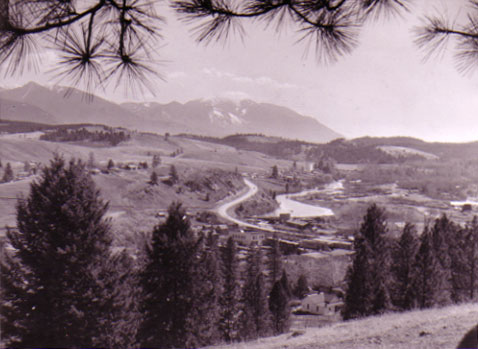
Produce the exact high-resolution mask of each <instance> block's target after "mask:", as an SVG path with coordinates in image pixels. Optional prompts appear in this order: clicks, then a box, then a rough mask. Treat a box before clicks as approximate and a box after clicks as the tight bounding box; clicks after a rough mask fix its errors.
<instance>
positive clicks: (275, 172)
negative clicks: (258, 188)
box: [271, 165, 279, 179]
mask: <svg viewBox="0 0 478 349" xmlns="http://www.w3.org/2000/svg"><path fill="white" fill-rule="evenodd" d="M271 178H275V179H277V178H279V169H278V168H277V165H274V166H272V172H271Z"/></svg>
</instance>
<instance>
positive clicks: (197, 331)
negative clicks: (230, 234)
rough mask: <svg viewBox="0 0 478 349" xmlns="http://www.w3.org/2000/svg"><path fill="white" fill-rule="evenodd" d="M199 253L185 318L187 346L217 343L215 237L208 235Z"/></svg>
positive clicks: (217, 267) (218, 276) (218, 286)
mask: <svg viewBox="0 0 478 349" xmlns="http://www.w3.org/2000/svg"><path fill="white" fill-rule="evenodd" d="M202 241H203V243H202V245H201V249H200V251H199V260H198V261H197V264H196V267H195V270H196V273H195V274H196V278H195V280H194V283H193V285H192V286H193V293H194V294H195V298H194V300H193V308H192V314H191V316H189V317H188V327H189V329H190V331H191V333H190V338H189V341H188V342H187V343H186V345H187V347H195V348H197V347H204V346H207V345H210V344H214V343H217V342H218V341H219V338H220V334H219V329H218V323H219V315H220V313H219V296H220V291H221V281H220V274H219V263H218V259H219V257H218V253H219V252H218V245H217V235H214V234H211V233H210V234H208V235H207V237H206V238H205V239H202Z"/></svg>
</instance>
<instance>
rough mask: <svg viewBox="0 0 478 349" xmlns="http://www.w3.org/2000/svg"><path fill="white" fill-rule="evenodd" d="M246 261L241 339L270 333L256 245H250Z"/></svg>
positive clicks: (262, 278) (264, 286)
mask: <svg viewBox="0 0 478 349" xmlns="http://www.w3.org/2000/svg"><path fill="white" fill-rule="evenodd" d="M246 263H247V265H246V278H245V281H244V286H243V288H242V297H241V303H242V312H241V317H240V327H241V337H242V339H252V338H258V337H263V336H266V335H268V334H269V333H270V314H269V307H268V304H267V293H266V285H265V280H264V274H263V271H262V263H263V261H262V253H261V250H260V249H259V248H258V247H256V246H252V245H251V247H250V248H249V251H248V255H247V262H246Z"/></svg>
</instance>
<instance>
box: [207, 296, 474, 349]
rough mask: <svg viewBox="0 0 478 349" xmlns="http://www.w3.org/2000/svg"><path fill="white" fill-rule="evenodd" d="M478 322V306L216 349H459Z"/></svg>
mask: <svg viewBox="0 0 478 349" xmlns="http://www.w3.org/2000/svg"><path fill="white" fill-rule="evenodd" d="M477 319H478V304H476V303H473V304H462V305H456V306H450V307H445V308H441V309H440V308H437V309H428V310H422V311H418V310H417V311H411V312H406V313H390V314H385V315H382V316H373V317H369V318H365V319H362V320H354V321H348V322H342V323H336V324H333V325H328V326H324V327H321V328H307V329H305V330H299V329H296V331H292V332H289V333H286V334H283V335H280V336H277V337H270V338H262V339H259V340H256V341H252V342H245V343H237V344H231V345H223V346H214V347H211V348H216V349H219V348H224V349H246V348H247V349H278V348H288V349H322V348H323V349H334V348H336V349H347V348H367V349H369V348H371V349H378V348H394V349H395V348H403V349H410V348H423V349H438V348H455V347H456V345H457V344H458V342H459V341H460V339H461V337H462V336H463V335H464V334H465V333H466V332H467V331H468V330H469V329H470V328H471V327H473V326H474V325H476V322H477Z"/></svg>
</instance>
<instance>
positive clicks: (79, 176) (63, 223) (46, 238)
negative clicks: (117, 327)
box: [1, 156, 116, 347]
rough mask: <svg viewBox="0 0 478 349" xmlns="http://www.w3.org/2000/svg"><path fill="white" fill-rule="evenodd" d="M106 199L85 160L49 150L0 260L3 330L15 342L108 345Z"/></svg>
mask: <svg viewBox="0 0 478 349" xmlns="http://www.w3.org/2000/svg"><path fill="white" fill-rule="evenodd" d="M107 207H108V205H107V204H106V203H105V202H103V201H102V200H101V199H100V197H99V192H98V190H97V189H96V188H95V185H94V183H93V181H92V180H91V178H90V177H89V176H88V175H87V174H86V171H85V165H84V164H83V163H82V162H80V161H78V162H76V161H74V160H71V161H70V162H69V164H68V165H66V164H65V161H64V160H63V159H62V158H60V157H58V156H57V157H55V158H54V159H53V160H52V161H51V163H50V166H48V167H45V168H44V169H43V170H42V175H41V178H40V180H39V181H38V182H34V183H32V184H31V186H30V193H29V196H28V197H27V198H26V199H20V200H19V201H18V204H17V225H18V230H16V231H9V232H8V234H7V238H8V242H9V243H10V244H11V246H12V247H13V248H14V251H13V252H12V253H8V255H6V256H5V258H4V260H3V261H2V267H1V284H2V302H1V315H2V338H3V340H5V341H6V343H7V344H8V345H9V346H14V347H98V346H107V344H108V343H105V342H104V341H103V340H104V337H103V334H104V333H105V332H106V330H107V328H108V327H109V322H108V321H107V319H106V318H105V314H113V313H115V309H116V308H115V301H114V296H113V295H111V294H110V293H109V292H106V289H105V287H104V284H105V283H107V282H108V281H107V279H106V278H107V274H109V273H107V272H106V269H105V266H106V265H108V263H109V258H110V250H109V249H110V243H111V237H110V232H109V225H108V224H107V223H106V222H105V221H104V219H103V216H104V214H105V212H106V210H107Z"/></svg>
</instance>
